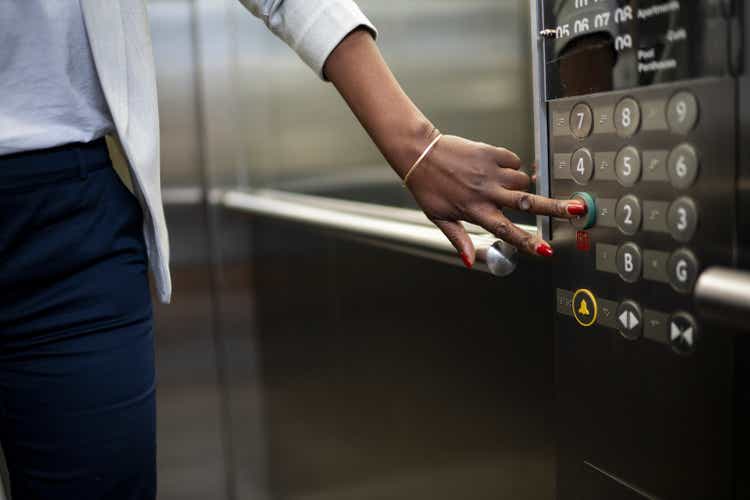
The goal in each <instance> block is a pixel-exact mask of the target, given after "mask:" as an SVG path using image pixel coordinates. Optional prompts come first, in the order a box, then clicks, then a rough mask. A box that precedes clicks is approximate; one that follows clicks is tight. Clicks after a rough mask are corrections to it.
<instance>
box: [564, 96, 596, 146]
mask: <svg viewBox="0 0 750 500" xmlns="http://www.w3.org/2000/svg"><path fill="white" fill-rule="evenodd" d="M593 126H594V115H593V113H592V112H591V108H590V107H589V106H588V105H587V104H584V103H582V102H581V103H578V104H576V105H575V106H574V107H573V111H571V112H570V131H571V132H572V133H573V135H574V136H576V137H577V138H579V139H584V138H586V137H588V136H589V135H591V129H592V128H593Z"/></svg>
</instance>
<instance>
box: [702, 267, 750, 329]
mask: <svg viewBox="0 0 750 500" xmlns="http://www.w3.org/2000/svg"><path fill="white" fill-rule="evenodd" d="M695 303H696V306H697V308H698V311H699V312H700V313H701V315H702V316H704V317H706V318H709V319H712V320H714V321H718V322H720V323H724V324H728V325H731V326H734V327H737V328H740V329H742V330H744V331H748V330H749V329H748V318H750V272H748V271H742V270H739V269H731V268H726V267H711V268H708V269H706V270H705V271H703V273H702V274H701V275H700V277H699V278H698V282H697V283H696V285H695Z"/></svg>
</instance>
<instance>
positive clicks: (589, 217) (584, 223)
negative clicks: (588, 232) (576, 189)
mask: <svg viewBox="0 0 750 500" xmlns="http://www.w3.org/2000/svg"><path fill="white" fill-rule="evenodd" d="M570 199H571V200H581V201H582V202H583V203H584V204H585V205H586V208H587V210H586V213H585V214H584V215H581V216H579V217H576V218H574V219H571V221H570V223H571V225H572V226H573V227H574V228H576V229H578V230H579V231H583V230H585V229H590V228H592V227H594V224H596V216H597V208H596V201H594V197H593V196H591V195H590V194H588V193H573V196H571V197H570Z"/></svg>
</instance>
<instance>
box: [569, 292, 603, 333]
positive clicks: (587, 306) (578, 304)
mask: <svg viewBox="0 0 750 500" xmlns="http://www.w3.org/2000/svg"><path fill="white" fill-rule="evenodd" d="M572 306H573V316H574V317H575V319H576V321H578V324H579V325H581V326H585V327H589V326H591V325H593V324H594V323H596V317H597V315H598V314H599V309H598V304H597V303H596V297H594V294H593V293H591V291H590V290H586V289H581V290H578V291H577V292H576V293H574V294H573V303H572Z"/></svg>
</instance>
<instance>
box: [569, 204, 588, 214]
mask: <svg viewBox="0 0 750 500" xmlns="http://www.w3.org/2000/svg"><path fill="white" fill-rule="evenodd" d="M588 211H589V209H588V207H587V206H586V204H585V203H584V202H582V201H572V202H570V203H568V213H569V214H570V215H585V214H586V212H588Z"/></svg>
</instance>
